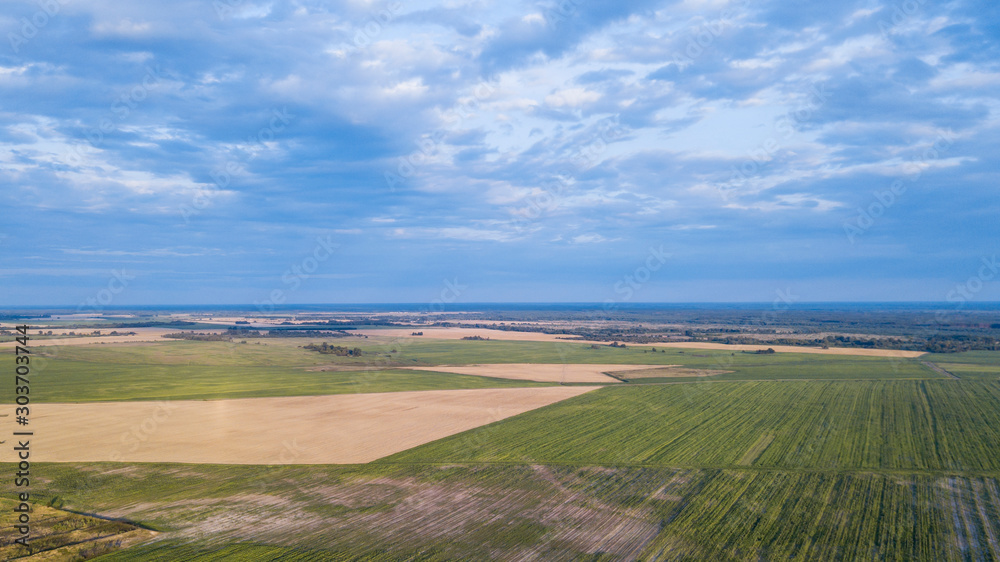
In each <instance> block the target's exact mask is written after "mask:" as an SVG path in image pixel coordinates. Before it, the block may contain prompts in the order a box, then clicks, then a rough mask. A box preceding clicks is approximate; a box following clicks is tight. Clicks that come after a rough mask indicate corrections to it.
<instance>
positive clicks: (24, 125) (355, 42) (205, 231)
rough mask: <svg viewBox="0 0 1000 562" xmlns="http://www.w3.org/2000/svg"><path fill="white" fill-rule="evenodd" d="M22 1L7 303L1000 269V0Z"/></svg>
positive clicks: (915, 276) (404, 293)
mask: <svg viewBox="0 0 1000 562" xmlns="http://www.w3.org/2000/svg"><path fill="white" fill-rule="evenodd" d="M2 6H3V8H2V10H0V208H2V209H3V210H2V221H0V260H2V261H0V305H2V306H8V307H14V306H22V305H67V306H76V307H78V308H80V309H86V310H94V311H99V310H102V309H105V308H110V307H115V306H129V305H156V304H251V303H252V304H254V305H255V306H257V307H258V308H260V309H261V310H262V311H264V310H267V309H268V308H271V307H274V306H275V305H289V304H296V303H358V302H362V303H363V302H410V303H428V304H429V305H432V304H434V303H453V302H457V303H461V302H536V301H537V302H542V301H549V302H604V303H607V304H609V305H610V304H615V303H626V302H734V301H753V302H776V303H777V302H779V301H780V302H793V301H802V302H817V301H907V300H915V301H945V302H950V303H955V307H956V308H959V307H961V306H963V305H965V304H966V303H972V302H983V301H996V300H1000V272H997V261H996V260H997V257H996V255H997V253H998V247H997V246H998V244H997V241H998V240H1000V197H998V196H997V195H998V179H1000V173H998V171H1000V121H998V111H1000V100H998V97H1000V96H998V94H1000V4H997V3H996V2H995V1H993V0H957V1H951V2H931V1H928V0H905V1H902V0H900V1H898V2H888V1H869V0H864V1H850V0H848V1H843V2H819V1H801V2H779V1H755V0H750V1H745V0H734V1H726V0H717V1H713V0H704V1H702V0H690V1H653V0H616V1H615V2H603V1H601V2H598V1H595V0H561V1H560V2H551V1H520V2H511V1H506V2H493V1H485V0H483V1H471V2H466V1H460V0H452V1H444V2H423V1H417V0H389V1H385V2H380V1H371V2H368V1H362V0H343V1H330V2H323V1H308V0H306V1H288V2H286V1H277V0H275V1H271V2H258V1H254V0H203V1H185V0H176V1H171V2H124V3H123V2H115V1H111V0H72V1H69V0H38V1H32V2H29V1H23V2H22V1H5V2H3V4H2ZM994 277H996V279H994Z"/></svg>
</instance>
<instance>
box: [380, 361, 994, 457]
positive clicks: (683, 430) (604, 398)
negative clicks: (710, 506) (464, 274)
mask: <svg viewBox="0 0 1000 562" xmlns="http://www.w3.org/2000/svg"><path fill="white" fill-rule="evenodd" d="M762 436H770V437H769V439H770V440H769V442H768V444H767V446H766V448H763V449H762V450H761V451H760V453H759V454H758V455H755V458H754V459H753V461H752V462H751V463H748V464H749V466H754V467H775V468H778V467H780V468H796V469H798V468H806V469H816V468H819V469H852V470H856V469H891V470H945V471H948V470H950V471H997V470H1000V455H998V454H996V452H997V451H1000V384H998V383H987V382H967V383H965V382H958V381H888V382H887V381H859V382H798V381H795V382H741V383H728V384H721V383H710V384H686V385H661V386H634V387H625V386H622V387H607V388H604V389H601V390H598V391H595V392H590V393H587V394H584V395H582V396H578V397H576V398H573V399H570V400H566V401H563V402H560V403H558V404H553V405H551V406H548V407H545V408H541V409H539V410H535V411H533V412H530V413H528V414H525V415H522V416H517V417H515V418H512V419H509V420H505V421H503V422H498V423H496V424H493V425H489V426H484V427H481V428H478V429H474V430H472V431H470V432H466V433H464V434H459V435H456V436H453V437H450V438H446V439H442V440H440V441H437V442H434V443H430V444H427V445H424V446H421V447H417V448H415V449H410V450H409V451H404V452H402V453H398V454H396V455H393V456H391V457H388V458H387V459H386V462H450V461H474V462H541V463H593V464H608V465H617V464H642V465H657V466H687V467H736V466H740V465H741V462H740V461H741V460H743V459H745V455H746V453H747V452H748V451H750V450H752V449H753V448H754V447H755V445H757V444H758V442H759V440H761V439H762V438H763V437H762ZM470 444H471V445H470ZM744 462H745V461H744Z"/></svg>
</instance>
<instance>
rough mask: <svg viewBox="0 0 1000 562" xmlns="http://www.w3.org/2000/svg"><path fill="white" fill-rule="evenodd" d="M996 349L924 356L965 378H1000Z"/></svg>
mask: <svg viewBox="0 0 1000 562" xmlns="http://www.w3.org/2000/svg"><path fill="white" fill-rule="evenodd" d="M997 355H998V353H997V352H995V351H967V352H965V353H935V354H932V355H927V356H926V357H923V359H926V360H928V361H931V362H933V363H935V364H936V365H938V366H939V367H941V368H942V369H945V370H946V371H948V372H950V373H952V374H953V375H955V376H956V377H959V378H963V379H985V380H995V381H996V380H1000V361H998V359H997Z"/></svg>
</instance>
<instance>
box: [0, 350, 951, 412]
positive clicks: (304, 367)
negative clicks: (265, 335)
mask: <svg viewBox="0 0 1000 562" xmlns="http://www.w3.org/2000/svg"><path fill="white" fill-rule="evenodd" d="M289 340H291V341H289ZM298 340H299V338H287V339H275V340H267V341H265V342H263V343H259V344H257V343H247V344H239V343H231V342H199V341H163V342H156V343H138V344H118V345H93V346H71V347H54V348H39V349H36V350H35V354H36V356H35V358H34V365H35V366H34V372H35V373H37V374H38V377H37V379H36V380H35V382H34V383H33V384H34V385H36V387H37V391H36V393H37V396H38V397H37V398H36V400H37V401H39V402H70V401H72V402H89V401H118V400H190V399H200V398H207V399H216V398H248V397H264V396H308V395H318V394H343V393H371V392H399V391H411V390H444V389H463V388H507V387H515V386H517V387H523V386H532V385H544V384H547V383H540V382H532V381H525V380H512V379H507V378H488V377H484V376H472V375H463V374H458V373H441V372H437V371H436V370H434V369H423V370H422V371H417V370H407V369H403V367H422V368H423V367H433V366H439V365H463V364H465V365H468V364H512V363H513V364H526V363H530V364H547V365H559V367H551V368H552V369H555V370H556V371H560V370H561V369H562V367H561V366H562V365H565V364H574V365H576V364H579V365H595V366H597V367H595V368H599V369H603V368H605V367H607V368H608V369H610V368H611V367H613V366H615V365H622V366H623V367H628V366H631V365H654V366H655V365H681V366H683V367H685V368H690V369H698V370H706V369H707V370H712V371H728V372H726V373H720V374H717V375H713V376H709V377H701V376H698V377H692V380H769V379H851V380H855V379H882V378H894V379H937V378H948V377H946V376H944V375H940V374H938V373H935V372H934V371H933V370H931V369H930V368H928V367H926V366H924V365H922V364H921V363H920V361H919V360H917V359H894V358H893V359H887V358H877V357H854V356H843V357H841V356H822V357H820V356H815V355H806V354H792V353H783V354H771V355H758V354H751V353H722V352H713V351H697V350H695V351H692V350H683V349H670V350H665V349H660V348H657V349H658V351H657V352H656V353H653V352H651V351H649V350H645V349H642V348H636V347H629V348H625V349H623V348H613V347H607V346H601V347H598V348H596V349H595V348H592V347H590V346H589V345H585V344H579V343H573V344H570V343H550V342H510V341H504V342H501V341H461V340H459V341H443V340H436V341H435V340H426V341H415V342H412V343H410V344H408V345H405V346H404V345H398V344H382V343H375V342H368V341H365V340H355V339H353V338H350V339H349V341H350V342H357V343H350V345H351V346H357V347H360V348H361V349H363V350H364V351H365V355H362V356H361V357H360V358H352V357H338V356H334V355H325V354H319V353H315V352H311V351H308V350H305V349H302V348H301V347H300V346H302V345H305V344H306V343H308V342H304V341H298ZM309 341H312V340H309ZM330 341H331V343H333V344H334V345H346V344H345V343H344V342H343V341H342V340H330ZM394 350H395V351H394ZM8 354H12V350H4V351H2V352H0V358H2V357H4V356H5V355H8ZM540 368H541V367H540ZM676 375H677V374H676V373H674V374H673V375H671V376H670V377H666V378H664V379H662V380H657V379H644V380H643V382H678V381H683V380H684V379H683V377H680V378H679V377H678V376H676ZM604 379H606V381H607V382H608V383H609V384H616V383H617V381H616V380H615V379H612V378H610V377H604ZM588 381H589V382H597V379H596V378H595V379H588ZM556 382H561V376H560V377H557V380H556ZM12 393H13V388H12V387H10V386H9V385H8V386H3V387H0V401H3V402H8V403H9V402H11V401H12V400H13V394H12Z"/></svg>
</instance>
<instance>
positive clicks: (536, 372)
mask: <svg viewBox="0 0 1000 562" xmlns="http://www.w3.org/2000/svg"><path fill="white" fill-rule="evenodd" d="M649 368H650V366H649V365H587V364H545V363H494V364H485V365H439V366H437V367H409V369H410V370H414V371H437V372H439V373H458V374H460V375H476V376H480V377H496V378H500V379H514V380H519V381H538V382H582V383H601V384H604V383H617V382H621V381H619V380H618V379H616V378H614V377H612V376H609V375H606V374H604V373H606V372H608V371H630V370H633V369H649Z"/></svg>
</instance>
